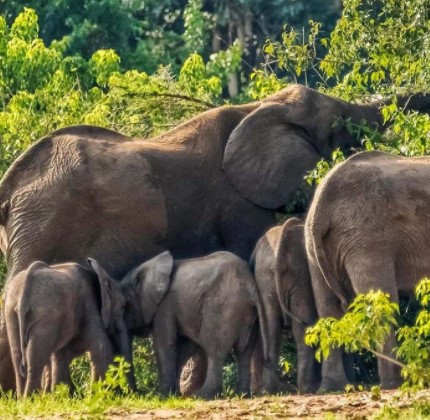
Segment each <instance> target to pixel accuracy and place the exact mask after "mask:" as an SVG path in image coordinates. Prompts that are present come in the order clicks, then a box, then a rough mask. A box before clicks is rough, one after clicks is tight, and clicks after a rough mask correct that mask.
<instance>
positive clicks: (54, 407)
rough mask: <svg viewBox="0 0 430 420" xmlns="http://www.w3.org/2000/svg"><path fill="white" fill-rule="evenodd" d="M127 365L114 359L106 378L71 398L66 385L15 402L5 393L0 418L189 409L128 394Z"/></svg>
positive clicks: (185, 403) (178, 402) (187, 402)
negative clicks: (114, 361)
mask: <svg viewBox="0 0 430 420" xmlns="http://www.w3.org/2000/svg"><path fill="white" fill-rule="evenodd" d="M127 370H128V366H127V363H125V362H124V360H123V359H121V358H117V359H116V363H115V364H114V365H111V366H110V367H109V370H108V372H107V374H106V378H105V380H104V381H102V382H96V383H94V384H92V385H91V386H88V387H87V388H86V389H83V388H81V389H78V393H77V394H76V396H75V397H69V390H68V388H67V387H66V386H59V387H57V389H56V390H55V392H53V393H50V394H34V395H32V396H30V397H29V398H21V399H16V398H15V397H14V395H13V394H12V393H11V392H9V393H3V394H0V413H1V417H2V418H8V417H16V416H50V415H79V416H103V415H104V414H107V412H108V411H111V410H122V411H123V410H138V409H139V410H143V409H144V410H148V409H157V408H161V407H162V408H170V409H192V408H193V407H194V405H195V403H196V400H192V399H182V398H174V397H172V398H168V399H161V398H158V397H150V398H148V397H146V396H142V395H139V394H131V393H129V392H128V389H127V385H126V384H127V380H126V373H127Z"/></svg>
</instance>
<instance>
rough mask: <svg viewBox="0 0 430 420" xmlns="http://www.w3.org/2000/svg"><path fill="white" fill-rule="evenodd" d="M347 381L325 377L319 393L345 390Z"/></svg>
mask: <svg viewBox="0 0 430 420" xmlns="http://www.w3.org/2000/svg"><path fill="white" fill-rule="evenodd" d="M346 385H347V382H345V381H339V380H337V379H334V378H324V379H323V381H322V383H321V385H320V387H319V389H318V392H317V393H318V394H327V393H329V392H339V391H344V389H345V386H346Z"/></svg>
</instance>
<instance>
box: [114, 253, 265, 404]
mask: <svg viewBox="0 0 430 420" xmlns="http://www.w3.org/2000/svg"><path fill="white" fill-rule="evenodd" d="M154 276H158V279H155V278H154ZM169 283H170V287H169ZM122 286H123V287H125V288H126V290H127V291H126V292H125V293H126V295H127V309H126V315H125V316H126V318H127V317H128V319H129V320H130V319H132V320H133V325H134V327H136V326H137V325H139V327H140V328H143V327H144V326H145V325H148V324H150V323H151V321H152V325H153V339H154V348H155V354H156V358H157V363H158V366H159V372H160V391H161V393H162V394H163V395H168V394H171V393H176V392H178V390H179V368H180V361H179V355H178V354H179V352H180V351H181V349H179V348H178V346H181V347H182V349H183V348H184V342H188V344H189V343H190V342H191V343H192V344H193V345H194V346H195V345H197V346H199V347H200V348H201V349H203V351H204V352H205V354H206V357H207V372H206V380H205V383H204V385H203V387H202V388H201V389H200V391H199V392H198V396H200V397H202V398H206V399H209V398H214V397H215V396H216V395H218V394H220V393H221V391H222V369H223V365H224V361H225V358H226V356H227V354H228V352H229V350H230V349H231V348H233V349H234V351H235V355H236V360H237V364H238V383H237V386H236V388H237V391H238V392H239V393H249V382H250V381H249V374H250V372H249V371H250V356H251V353H252V339H251V335H252V332H253V328H254V325H255V322H256V320H257V306H258V305H259V298H258V292H257V288H256V285H255V280H254V278H253V276H252V274H251V272H250V270H249V267H248V264H247V263H245V262H244V261H242V260H241V259H240V258H239V257H236V256H235V255H234V254H231V253H229V252H223V251H222V252H215V253H213V254H210V255H208V256H206V257H202V258H194V259H187V260H178V261H176V262H175V263H173V259H172V257H171V255H170V254H169V253H168V252H164V253H162V254H160V255H158V256H156V257H155V258H153V259H152V260H149V261H148V262H146V263H144V264H142V265H141V266H140V267H138V268H137V269H135V270H134V271H133V272H132V273H131V275H129V276H127V278H126V279H124V280H123V282H122ZM164 294H165V295H164ZM162 295H164V297H163V298H162V299H161V298H160V297H161V296H162ZM156 296H158V298H157V297H156ZM160 300H161V303H159V306H158V308H157V307H156V306H157V304H158V302H160ZM157 301H158V302H157ZM150 308H152V309H150ZM151 312H152V313H151ZM152 315H154V318H153V319H152ZM195 348H197V347H195Z"/></svg>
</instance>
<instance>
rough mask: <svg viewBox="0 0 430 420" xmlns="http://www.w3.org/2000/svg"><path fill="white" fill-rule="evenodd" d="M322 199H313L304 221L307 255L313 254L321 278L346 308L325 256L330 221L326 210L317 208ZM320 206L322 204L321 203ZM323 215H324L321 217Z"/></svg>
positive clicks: (346, 302) (340, 289)
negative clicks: (312, 204)
mask: <svg viewBox="0 0 430 420" xmlns="http://www.w3.org/2000/svg"><path fill="white" fill-rule="evenodd" d="M321 201H323V200H318V199H314V204H315V207H314V208H313V209H311V210H310V212H309V215H308V220H307V222H306V230H307V232H306V248H307V253H308V256H309V255H313V256H314V258H315V263H316V266H317V268H318V269H319V271H320V272H321V275H322V277H323V280H324V281H325V282H326V284H327V286H328V287H329V289H330V290H331V291H332V292H333V293H334V294H335V295H336V297H337V298H338V299H339V300H340V303H341V306H342V308H343V309H345V310H346V308H347V307H348V300H347V298H346V296H345V293H344V290H343V289H342V287H341V285H340V282H339V280H338V276H337V275H336V273H334V271H333V269H332V267H331V265H330V262H329V260H328V258H327V253H326V249H325V247H324V239H323V238H324V237H325V236H326V235H327V234H328V233H329V230H330V222H329V218H328V217H327V211H324V212H322V211H321V209H319V208H318V204H320V203H321ZM321 207H322V205H321ZM321 215H325V217H324V216H323V217H321Z"/></svg>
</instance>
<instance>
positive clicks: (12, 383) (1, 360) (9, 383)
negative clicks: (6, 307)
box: [0, 314, 24, 394]
mask: <svg viewBox="0 0 430 420" xmlns="http://www.w3.org/2000/svg"><path fill="white" fill-rule="evenodd" d="M1 316H2V318H3V317H4V314H2V315H1ZM14 370H15V369H14V364H13V362H12V354H11V349H10V346H9V340H8V335H7V332H6V325H5V322H4V320H3V319H1V320H0V387H1V389H2V390H3V391H10V390H12V391H14V390H16V391H17V393H18V394H22V391H23V390H24V389H23V383H21V384H20V385H21V386H22V389H21V391H19V390H18V389H17V386H16V384H17V383H16V380H17V378H16V375H15V373H14ZM20 382H22V381H20Z"/></svg>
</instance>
